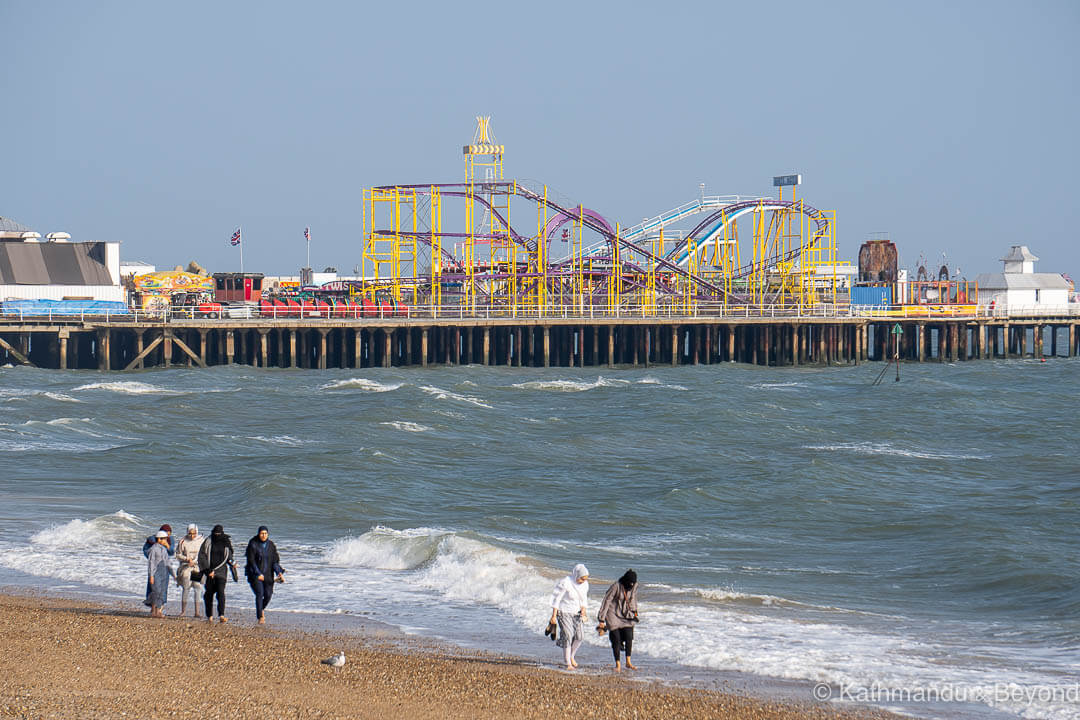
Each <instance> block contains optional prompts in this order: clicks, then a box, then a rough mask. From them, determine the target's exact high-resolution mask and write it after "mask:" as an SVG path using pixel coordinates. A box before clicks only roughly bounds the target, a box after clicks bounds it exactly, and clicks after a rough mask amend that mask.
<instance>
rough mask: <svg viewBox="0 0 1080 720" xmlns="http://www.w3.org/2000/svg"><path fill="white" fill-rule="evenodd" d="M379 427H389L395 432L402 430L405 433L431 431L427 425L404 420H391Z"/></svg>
mask: <svg viewBox="0 0 1080 720" xmlns="http://www.w3.org/2000/svg"><path fill="white" fill-rule="evenodd" d="M379 424H380V425H389V426H390V427H392V428H394V429H395V430H404V431H405V432H414V433H418V432H427V431H428V430H431V428H429V427H428V426H427V425H421V424H419V423H414V422H407V421H405V420H391V421H390V422H381V423H379Z"/></svg>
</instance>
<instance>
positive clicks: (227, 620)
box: [218, 617, 229, 623]
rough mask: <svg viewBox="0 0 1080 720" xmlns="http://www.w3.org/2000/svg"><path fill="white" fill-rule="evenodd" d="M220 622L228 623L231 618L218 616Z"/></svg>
mask: <svg viewBox="0 0 1080 720" xmlns="http://www.w3.org/2000/svg"><path fill="white" fill-rule="evenodd" d="M218 622H220V623H227V622H229V618H224V617H223V618H218Z"/></svg>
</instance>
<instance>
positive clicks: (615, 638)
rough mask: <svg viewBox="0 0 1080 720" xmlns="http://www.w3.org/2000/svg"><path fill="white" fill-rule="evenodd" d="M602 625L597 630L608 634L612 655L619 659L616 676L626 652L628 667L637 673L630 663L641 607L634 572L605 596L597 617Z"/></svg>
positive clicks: (620, 579) (624, 577)
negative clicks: (621, 655)
mask: <svg viewBox="0 0 1080 720" xmlns="http://www.w3.org/2000/svg"><path fill="white" fill-rule="evenodd" d="M596 617H597V618H598V619H599V620H600V624H599V625H597V626H596V630H597V632H600V633H605V632H606V633H607V634H608V639H609V640H611V652H612V653H613V654H614V655H615V672H619V671H620V670H622V666H621V664H620V662H619V660H620V657H619V655H620V654H621V653H620V651H621V650H623V649H624V648H625V651H626V667H627V668H629V669H631V670H636V669H637V668H636V667H634V663H632V662H630V654H631V653H633V652H634V625H635V624H637V621H638V606H637V573H636V572H634V571H633V570H632V569H631V570H627V571H626V572H625V573H623V576H622V577H621V578H619V580H618V582H614V583H612V584H611V587H609V588H608V589H607V592H606V593H604V599H603V601H602V602H601V603H600V611H599V612H598V613H597V614H596Z"/></svg>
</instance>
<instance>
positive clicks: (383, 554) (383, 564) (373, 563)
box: [323, 526, 448, 570]
mask: <svg viewBox="0 0 1080 720" xmlns="http://www.w3.org/2000/svg"><path fill="white" fill-rule="evenodd" d="M447 534H448V533H447V531H445V530H435V529H431V528H414V529H410V530H394V529H392V528H387V527H382V526H378V527H374V528H372V529H371V530H369V531H367V532H366V533H364V534H363V535H360V536H359V537H346V538H339V539H338V540H335V541H334V542H333V544H331V546H330V548H329V549H328V550H326V552H325V553H324V554H323V559H324V560H325V561H326V562H327V563H328V564H330V565H333V566H335V567H365V568H374V569H377V570H412V569H414V568H417V567H419V566H420V565H422V564H424V563H426V562H428V561H430V560H431V558H433V557H434V556H435V553H436V551H437V549H438V546H439V541H440V540H441V539H442V538H443V537H445V536H446V535H447Z"/></svg>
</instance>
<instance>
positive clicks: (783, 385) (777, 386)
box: [747, 382, 806, 390]
mask: <svg viewBox="0 0 1080 720" xmlns="http://www.w3.org/2000/svg"><path fill="white" fill-rule="evenodd" d="M747 387H748V388H749V389H751V390H783V389H787V388H797V387H806V383H801V382H763V383H755V384H754V385H748V386H747Z"/></svg>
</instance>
